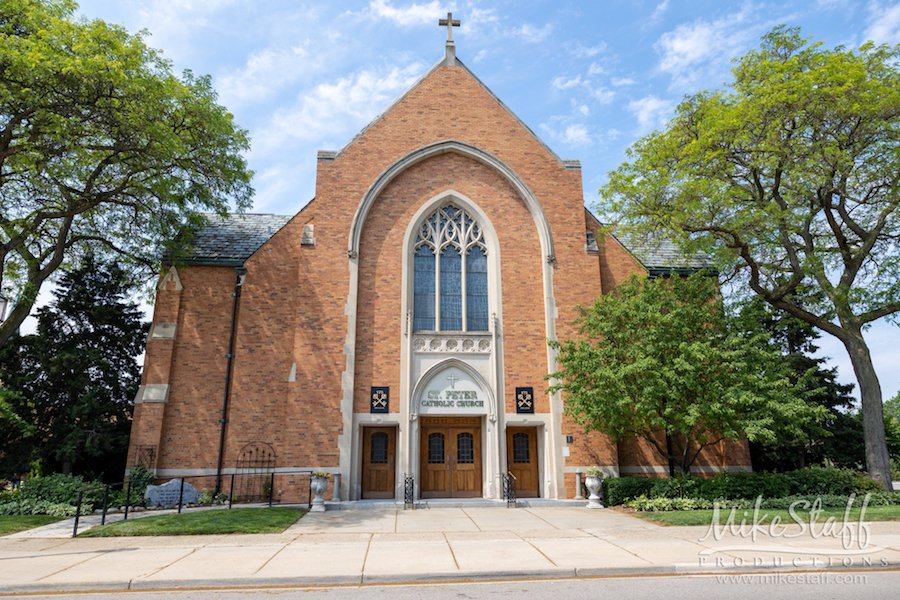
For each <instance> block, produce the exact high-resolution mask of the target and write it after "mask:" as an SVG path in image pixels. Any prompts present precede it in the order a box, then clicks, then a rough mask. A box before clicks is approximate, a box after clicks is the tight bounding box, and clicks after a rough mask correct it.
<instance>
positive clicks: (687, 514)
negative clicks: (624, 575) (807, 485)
mask: <svg viewBox="0 0 900 600" xmlns="http://www.w3.org/2000/svg"><path fill="white" fill-rule="evenodd" d="M844 510H845V509H843V508H838V507H826V508H823V509H822V512H821V513H819V514H818V515H817V516H816V522H817V523H818V522H822V521H826V520H827V519H829V518H834V519H836V520H838V521H840V520H842V519H843V518H844ZM859 511H860V509H858V508H854V509H851V510H850V520H852V521H858V520H859ZM794 512H795V513H796V515H797V517H799V518H800V520H801V521H802V522H803V523H806V524H807V525H808V524H809V513H810V511H808V510H800V509H799V508H798V509H795V510H794ZM730 514H731V511H730V510H721V511H719V524H724V523H725V522H726V521H727V520H728V518H729V515H730ZM634 515H635V516H637V517H640V518H642V519H645V520H647V521H653V522H654V523H658V524H660V525H675V526H687V525H704V526H709V524H710V523H711V522H712V517H713V511H712V510H673V511H665V512H662V511H660V512H636V513H634ZM776 516H778V517H780V518H781V524H782V525H784V524H796V521H795V520H794V518H793V517H791V514H790V512H789V511H788V510H787V509H776V508H764V509H760V511H759V517H760V520H759V522H760V523H761V524H765V523H769V522H770V521H771V520H772V519H773V518H775V517H776ZM741 519H745V520H746V522H747V523H748V524H749V523H752V522H753V509H749V510H747V509H744V510H736V511H735V513H734V522H735V523H736V524H740V522H741ZM865 520H866V521H896V520H900V506H868V507H866V514H865Z"/></svg>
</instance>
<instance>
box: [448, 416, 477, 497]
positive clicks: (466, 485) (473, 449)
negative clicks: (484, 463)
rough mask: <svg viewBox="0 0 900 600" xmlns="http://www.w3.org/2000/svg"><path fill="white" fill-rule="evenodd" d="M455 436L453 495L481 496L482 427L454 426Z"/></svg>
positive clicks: (452, 430)
mask: <svg viewBox="0 0 900 600" xmlns="http://www.w3.org/2000/svg"><path fill="white" fill-rule="evenodd" d="M450 431H451V434H452V436H453V438H452V439H453V468H452V472H453V497H454V498H474V497H479V496H481V429H480V428H477V427H454V428H453V429H451V430H450Z"/></svg>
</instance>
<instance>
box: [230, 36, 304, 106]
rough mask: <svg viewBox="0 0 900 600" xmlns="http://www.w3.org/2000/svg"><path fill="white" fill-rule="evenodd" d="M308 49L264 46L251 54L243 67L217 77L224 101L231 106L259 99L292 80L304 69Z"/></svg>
mask: <svg viewBox="0 0 900 600" xmlns="http://www.w3.org/2000/svg"><path fill="white" fill-rule="evenodd" d="M306 56H307V51H306V49H305V48H303V47H302V46H294V47H293V48H285V49H282V50H273V49H269V48H267V49H265V50H263V51H262V52H257V53H254V54H251V55H250V57H249V58H248V59H247V62H246V64H245V65H244V67H243V68H242V69H240V70H238V71H235V72H232V73H226V74H225V75H223V76H221V77H219V78H218V79H217V80H216V89H217V90H218V91H219V95H220V96H221V97H222V101H223V103H225V104H226V105H229V106H230V105H231V104H232V103H235V104H239V103H244V102H252V101H258V100H262V99H264V98H267V97H269V96H271V95H272V94H274V93H275V92H276V91H277V90H279V89H281V88H282V87H284V86H285V85H287V84H289V83H291V82H293V81H295V80H296V79H297V77H299V76H300V74H301V73H302V72H303V71H304V68H305V66H306V61H304V60H303V59H304V58H305V57H306Z"/></svg>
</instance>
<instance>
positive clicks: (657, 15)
mask: <svg viewBox="0 0 900 600" xmlns="http://www.w3.org/2000/svg"><path fill="white" fill-rule="evenodd" d="M668 8H669V0H664V1H663V2H660V3H659V4H657V5H656V8H655V9H654V10H653V14H652V15H650V18H649V19H647V22H646V23H644V27H653V26H654V25H657V24H658V23H659V22H660V21H661V20H662V17H663V15H664V14H665V12H666V9H668Z"/></svg>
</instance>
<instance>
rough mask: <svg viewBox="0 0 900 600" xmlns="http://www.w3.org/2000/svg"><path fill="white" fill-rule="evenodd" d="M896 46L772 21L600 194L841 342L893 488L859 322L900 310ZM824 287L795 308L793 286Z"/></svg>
mask: <svg viewBox="0 0 900 600" xmlns="http://www.w3.org/2000/svg"><path fill="white" fill-rule="evenodd" d="M898 59H900V46H898V47H894V48H891V47H888V46H875V45H873V44H871V43H869V44H865V45H863V46H862V47H861V48H860V49H859V50H855V51H854V50H847V49H845V48H843V47H838V48H836V49H834V50H826V49H824V48H822V47H821V45H820V44H815V43H811V42H810V40H807V39H803V38H801V37H800V34H799V31H798V30H797V29H789V28H786V27H778V28H776V29H775V30H773V31H772V32H770V33H768V34H766V35H765V36H764V37H763V40H762V46H761V48H760V49H759V50H758V51H753V52H750V53H748V54H747V55H746V56H744V57H743V58H741V59H740V60H739V61H737V63H736V66H735V67H734V69H733V74H734V81H733V82H732V83H730V84H728V85H727V87H726V89H725V90H716V91H704V92H700V93H698V94H695V95H693V96H690V97H688V98H686V99H685V100H684V101H683V102H682V103H681V104H680V105H679V106H678V108H677V110H676V114H675V116H674V118H673V119H672V120H671V121H670V122H669V124H668V126H667V127H666V129H665V130H664V131H658V132H655V133H652V134H650V135H648V136H646V137H645V138H643V139H641V140H639V141H638V142H636V143H635V144H634V145H633V146H632V147H631V149H630V150H629V158H630V162H628V163H625V164H623V165H622V166H621V167H619V168H618V169H617V170H616V171H614V172H612V173H611V174H610V180H609V183H608V184H607V185H605V186H604V187H603V188H602V189H601V190H600V194H601V196H602V198H603V199H604V200H606V201H607V205H606V206H605V207H604V208H605V209H607V212H606V213H605V214H606V215H607V220H609V221H610V222H613V221H615V220H618V221H619V223H620V224H621V225H622V226H626V227H627V228H628V229H630V230H631V231H632V232H634V233H637V234H640V235H647V236H652V235H660V234H662V235H664V236H666V237H669V238H672V239H674V240H675V241H677V242H678V243H679V245H680V246H681V247H682V249H683V250H685V251H686V252H693V251H695V250H704V251H706V252H707V253H708V254H709V255H710V256H712V257H713V258H714V260H715V262H716V264H717V265H718V267H719V268H720V269H721V270H722V272H723V273H726V274H727V275H728V276H733V275H738V276H740V277H743V279H744V281H745V282H746V285H747V291H748V293H752V294H756V295H759V296H760V297H762V298H763V299H764V300H765V301H766V302H768V303H769V304H771V305H772V306H774V307H775V308H778V309H780V310H783V311H786V312H788V313H790V314H792V315H794V316H795V317H797V318H799V319H801V320H803V321H806V322H807V323H809V324H811V325H813V326H814V327H816V328H818V329H820V330H821V331H824V332H826V333H828V334H830V335H833V336H835V337H837V338H838V339H839V340H840V341H841V342H842V343H843V345H844V347H845V348H846V349H847V352H848V353H849V355H850V360H851V362H852V364H853V369H854V372H855V374H856V378H857V381H858V383H859V389H860V394H861V398H862V414H863V421H864V425H865V440H866V463H867V465H868V471H869V473H870V474H871V475H872V477H873V478H874V479H876V480H877V481H879V482H880V483H881V484H882V485H883V486H884V487H885V488H886V489H891V479H890V469H889V461H888V450H887V446H886V443H885V433H884V422H883V418H882V402H881V388H880V386H879V383H878V377H877V375H876V373H875V368H874V367H873V365H872V358H871V356H870V353H869V347H868V345H867V343H866V340H865V338H864V336H863V330H864V329H865V327H866V326H867V325H868V324H870V323H872V322H874V321H877V320H879V319H882V318H884V317H888V316H890V315H895V314H896V313H897V311H900V255H898V252H897V242H898V239H900V191H898V190H900V69H898V66H897V65H898ZM802 289H806V290H810V291H812V292H818V293H820V296H817V297H818V298H820V301H819V302H815V303H812V304H807V305H800V304H798V303H796V302H795V301H794V300H793V299H794V298H795V297H796V296H795V295H794V294H795V293H796V292H797V291H798V290H802Z"/></svg>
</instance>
